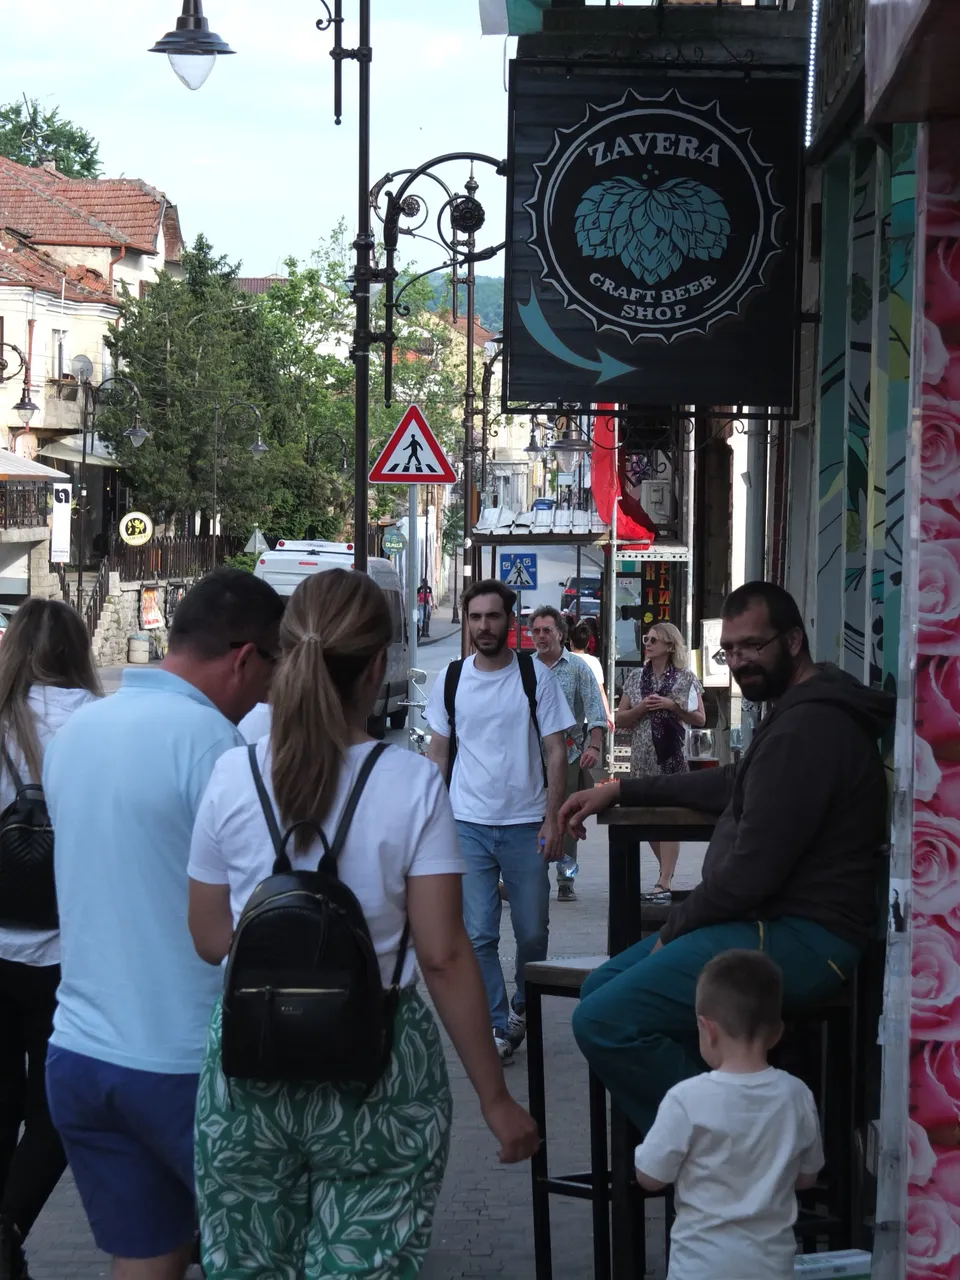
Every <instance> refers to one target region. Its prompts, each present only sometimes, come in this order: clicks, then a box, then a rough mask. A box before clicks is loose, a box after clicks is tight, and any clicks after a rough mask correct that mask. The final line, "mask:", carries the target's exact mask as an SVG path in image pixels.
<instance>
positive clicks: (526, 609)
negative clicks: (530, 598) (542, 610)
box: [507, 604, 536, 649]
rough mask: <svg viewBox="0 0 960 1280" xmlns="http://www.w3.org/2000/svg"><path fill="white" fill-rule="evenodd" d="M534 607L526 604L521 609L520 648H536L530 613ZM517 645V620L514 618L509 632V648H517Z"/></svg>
mask: <svg viewBox="0 0 960 1280" xmlns="http://www.w3.org/2000/svg"><path fill="white" fill-rule="evenodd" d="M531 613H533V609H532V608H531V607H530V605H528V604H525V605H523V606H522V608H521V609H520V648H521V649H535V648H536V645H535V644H534V643H533V636H532V635H531V634H530V615H531ZM516 647H517V621H516V618H513V619H512V620H511V622H510V631H509V632H508V634H507V648H508V649H516Z"/></svg>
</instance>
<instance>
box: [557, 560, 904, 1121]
mask: <svg viewBox="0 0 960 1280" xmlns="http://www.w3.org/2000/svg"><path fill="white" fill-rule="evenodd" d="M721 615H722V618H723V629H722V632H721V646H722V650H723V655H724V657H725V660H726V662H727V665H728V666H729V668H730V671H731V674H732V675H733V678H734V680H736V682H737V684H738V685H739V686H740V689H741V691H742V693H743V696H744V697H745V698H748V699H749V700H750V701H751V702H757V703H765V704H767V707H768V710H767V714H766V716H765V717H764V719H763V720H762V722H761V724H760V727H759V728H758V730H757V732H756V734H755V736H754V738H753V741H752V742H751V744H750V747H749V749H748V750H747V751H746V752H745V753H744V756H743V758H742V759H741V761H740V763H739V765H728V766H727V767H726V768H722V769H710V770H705V771H703V772H700V773H687V774H674V775H663V776H659V777H657V776H652V777H641V778H624V779H623V780H622V781H620V782H614V783H611V784H610V785H608V786H603V787H598V788H596V789H594V790H592V791H581V792H578V793H577V794H576V795H573V796H571V797H570V798H569V799H568V800H567V802H566V803H565V804H564V806H563V808H562V809H561V811H560V820H561V823H562V824H564V825H565V826H566V827H567V829H568V830H569V831H570V832H571V833H572V834H573V835H575V836H577V838H578V839H583V838H584V836H585V830H584V820H585V819H586V818H587V817H588V816H589V815H590V814H594V813H598V812H600V810H601V809H606V808H608V807H609V806H610V805H613V804H623V805H630V806H641V805H642V806H663V805H677V806H682V807H686V808H691V809H699V810H701V811H703V812H706V813H712V814H716V815H717V823H716V827H715V828H714V833H713V838H712V839H711V841H710V844H709V847H708V849H707V852H706V856H705V857H704V862H703V876H702V880H701V882H700V884H699V885H698V886H697V887H696V889H694V890H693V892H692V893H691V894H690V896H689V897H688V898H686V899H685V900H684V901H683V902H680V903H677V904H675V905H674V906H673V907H672V909H671V911H670V914H669V916H668V917H667V922H666V924H665V925H664V926H663V928H662V929H661V930H660V934H659V936H657V937H653V938H648V939H646V940H645V941H643V942H640V943H638V944H637V945H636V946H633V947H630V948H629V949H628V950H627V951H625V952H623V953H622V954H621V955H619V956H615V957H614V958H613V959H611V960H609V961H608V962H607V963H606V964H605V965H603V966H602V967H601V968H600V969H598V970H596V972H595V973H593V974H592V975H591V976H590V977H589V978H588V979H587V981H586V983H585V984H584V987H583V991H582V993H581V997H582V998H581V1001H580V1004H579V1005H578V1007H577V1009H576V1011H575V1013H574V1016H573V1028H574V1033H575V1035H576V1037H577V1042H578V1044H579V1045H580V1048H581V1051H582V1052H583V1054H584V1056H585V1057H586V1058H587V1060H588V1062H589V1063H590V1066H591V1067H592V1068H593V1070H594V1071H595V1072H596V1074H597V1075H598V1076H599V1078H600V1079H601V1080H602V1081H603V1083H604V1084H605V1085H606V1087H607V1089H608V1090H609V1092H610V1094H611V1096H612V1098H613V1100H614V1101H615V1102H616V1103H617V1104H618V1105H619V1106H620V1107H621V1109H622V1110H623V1111H624V1112H626V1114H627V1115H628V1116H629V1117H630V1119H631V1120H632V1121H633V1123H634V1124H635V1125H636V1126H637V1127H638V1128H639V1129H640V1131H641V1132H646V1130H647V1129H648V1128H649V1127H650V1125H651V1124H652V1123H653V1119H654V1116H655V1115H656V1111H657V1107H658V1106H659V1104H660V1101H661V1099H662V1098H663V1096H664V1094H666V1092H667V1091H668V1090H669V1089H670V1088H672V1087H673V1085H675V1084H677V1083H679V1081H681V1080H684V1079H686V1078H687V1077H689V1076H692V1075H696V1074H698V1073H699V1072H701V1071H703V1070H704V1064H703V1062H702V1060H701V1058H700V1055H699V1052H698V1049H697V1019H696V1013H695V1007H694V1001H695V992H696V983H697V978H698V976H699V974H700V971H701V970H702V968H703V966H704V965H705V964H706V963H707V961H708V960H710V959H712V957H713V956H715V955H718V954H719V953H720V952H722V951H728V950H730V949H731V948H746V949H748V950H760V951H765V952H766V953H767V954H768V955H769V956H770V957H771V958H772V959H773V960H774V961H776V963H777V964H778V965H779V966H780V968H781V970H782V971H783V997H784V1004H785V1005H786V1006H788V1007H791V1006H792V1007H793V1008H797V1007H802V1006H803V1005H808V1004H816V1003H819V1002H820V1001H821V1000H823V999H824V998H826V997H828V996H829V995H830V994H831V993H832V992H834V991H835V990H836V989H837V988H838V987H840V986H841V985H842V984H843V983H844V982H846V981H847V980H848V979H849V978H850V977H851V975H852V973H853V971H854V969H855V968H856V965H857V961H858V960H859V957H860V955H861V953H862V951H863V949H864V948H865V947H866V945H867V943H868V942H869V941H870V939H871V938H872V937H873V936H874V931H875V926H876V911H877V867H878V861H877V855H878V852H879V850H880V848H881V846H882V845H883V844H884V842H885V839H886V808H887V788H886V781H885V778H884V771H883V764H882V761H881V758H880V752H879V750H878V740H879V738H880V737H881V736H882V734H883V733H884V732H885V730H886V729H887V728H888V726H889V725H890V724H891V723H892V720H893V715H894V706H895V699H894V698H893V696H892V695H890V694H886V693H881V692H879V691H877V690H873V689H868V688H866V687H865V686H864V685H862V684H861V683H860V681H859V680H856V679H855V678H854V677H853V676H850V675H847V674H846V673H845V672H843V671H840V670H839V668H837V667H835V666H833V665H831V664H829V663H824V664H816V663H814V661H813V659H812V657H811V656H810V647H809V643H808V640H807V633H806V629H805V627H804V624H803V619H802V617H801V615H800V611H799V609H798V608H797V605H796V602H795V601H794V599H793V597H792V596H790V595H789V594H788V593H787V592H786V591H784V590H783V588H782V587H778V586H776V585H775V584H773V583H771V582H748V583H746V584H745V585H744V586H742V587H739V588H738V589H737V590H736V591H734V592H733V593H732V594H731V595H730V596H729V597H728V598H727V600H726V601H725V603H724V606H723V609H722V611H721Z"/></svg>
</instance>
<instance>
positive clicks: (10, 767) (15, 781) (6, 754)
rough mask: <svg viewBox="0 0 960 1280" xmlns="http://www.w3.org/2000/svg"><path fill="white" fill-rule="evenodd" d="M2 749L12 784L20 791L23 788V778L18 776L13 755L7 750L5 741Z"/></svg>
mask: <svg viewBox="0 0 960 1280" xmlns="http://www.w3.org/2000/svg"><path fill="white" fill-rule="evenodd" d="M2 750H3V760H4V763H5V764H6V766H7V769H8V770H9V771H10V777H11V779H12V780H13V785H14V787H15V788H16V790H17V791H18V792H20V791H22V790H23V779H22V778H21V777H20V775H19V773H17V766H16V765H15V764H14V763H13V757H12V756H11V754H10V752H9V751H8V750H7V744H6V742H4V743H3V747H2Z"/></svg>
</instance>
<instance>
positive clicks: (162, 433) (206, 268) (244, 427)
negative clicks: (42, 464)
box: [99, 236, 338, 537]
mask: <svg viewBox="0 0 960 1280" xmlns="http://www.w3.org/2000/svg"><path fill="white" fill-rule="evenodd" d="M184 269H185V279H183V280H174V279H173V278H172V277H171V276H170V275H169V274H167V273H163V274H161V276H160V278H159V279H158V280H157V282H156V284H155V285H154V286H153V287H152V288H151V289H150V291H149V293H148V294H147V296H146V297H145V298H143V299H140V298H135V297H133V295H132V294H130V293H126V294H125V295H124V297H123V299H122V312H123V314H122V321H121V324H120V326H119V327H118V329H117V331H116V334H115V336H114V337H113V338H112V339H111V340H110V341H111V346H112V349H113V353H114V357H115V359H116V361H117V365H118V367H122V370H123V374H124V376H126V377H129V378H131V379H132V380H133V381H134V382H135V383H136V384H137V386H138V388H139V389H140V392H141V395H142V397H143V399H142V404H141V415H142V420H143V426H144V428H145V429H146V430H147V432H148V433H149V434H148V437H147V440H146V442H145V443H144V444H143V445H142V446H141V447H140V448H139V449H137V450H134V449H133V448H132V446H131V445H130V442H129V440H127V439H126V437H125V435H124V431H125V429H126V427H127V426H128V425H129V410H128V409H124V410H121V409H120V408H118V407H116V406H114V407H113V408H110V407H108V408H107V409H106V411H105V412H104V414H103V416H102V418H101V420H100V425H99V430H100V433H101V435H102V436H103V437H104V438H105V439H106V440H107V441H108V442H109V443H110V444H111V445H112V446H113V448H114V449H115V450H116V452H117V454H118V456H119V458H120V459H121V461H122V462H123V464H124V467H125V469H126V471H127V473H128V476H129V478H130V482H131V485H132V487H133V490H134V493H135V495H136V499H137V502H138V503H142V504H143V505H144V506H146V507H147V508H148V509H149V510H150V511H151V512H152V513H153V515H154V518H155V519H157V520H159V521H162V522H163V523H165V524H166V526H167V527H168V529H170V530H171V531H174V530H180V529H184V528H186V527H187V526H188V524H189V522H190V521H191V520H192V517H193V514H194V512H196V511H200V512H202V513H204V515H205V516H207V517H208V518H209V517H210V516H211V514H212V511H213V498H214V469H215V468H216V499H217V503H216V505H217V509H218V511H219V513H220V519H221V527H222V529H223V531H224V532H225V533H236V534H244V533H248V532H249V531H250V528H251V527H252V525H253V524H254V523H259V525H260V527H261V529H263V531H264V532H265V533H266V534H267V535H268V536H270V535H274V536H280V535H284V534H285V535H286V536H288V537H289V536H297V535H302V534H304V533H306V532H310V533H312V534H322V535H324V536H330V535H331V534H332V533H335V532H336V531H337V525H338V522H337V521H336V520H331V518H330V511H331V486H330V483H329V477H328V475H327V472H326V471H325V470H324V469H323V468H321V467H315V466H313V465H311V463H310V461H309V459H308V458H307V457H306V456H305V453H304V450H303V448H302V432H301V428H300V424H299V422H298V421H297V418H296V405H295V403H294V399H293V397H292V396H291V394H290V388H289V385H288V379H287V377H286V373H285V371H284V369H283V368H282V365H281V359H280V356H281V353H280V352H278V350H277V344H276V341H275V334H274V332H273V328H272V326H271V323H270V320H269V317H268V315H267V313H266V309H265V308H264V306H263V305H262V302H261V300H260V299H258V298H252V297H248V296H246V295H244V294H241V293H240V292H239V291H238V290H237V288H236V284H235V279H236V274H237V268H236V267H235V266H232V265H230V264H229V263H228V262H227V261H226V259H224V258H222V257H219V258H218V257H216V256H215V255H214V253H213V250H212V248H211V246H210V244H209V242H208V241H206V240H205V239H204V238H203V237H202V236H199V237H198V238H197V240H196V242H195V243H194V246H193V248H192V250H190V251H189V252H188V253H186V254H185V255H184ZM236 401H242V402H247V403H250V404H253V405H255V406H256V407H257V408H258V409H259V410H260V412H261V415H262V428H261V429H262V433H263V438H264V441H265V443H266V444H267V446H268V451H267V453H266V454H265V455H264V456H263V457H262V458H260V459H255V458H254V457H253V455H252V454H251V452H250V446H251V445H252V444H253V443H255V441H256V438H257V430H258V423H257V421H256V418H255V417H254V415H252V414H249V413H248V412H247V411H245V410H241V409H229V408H228V406H230V405H231V404H232V403H233V402H236ZM216 404H219V405H220V413H219V426H218V429H216V430H215V425H216V419H215V410H214V406H215V405H216Z"/></svg>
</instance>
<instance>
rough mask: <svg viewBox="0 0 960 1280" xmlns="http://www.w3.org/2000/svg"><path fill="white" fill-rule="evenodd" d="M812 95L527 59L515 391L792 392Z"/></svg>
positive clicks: (581, 397) (510, 381)
mask: <svg viewBox="0 0 960 1280" xmlns="http://www.w3.org/2000/svg"><path fill="white" fill-rule="evenodd" d="M802 107H803V85H802V83H801V81H800V80H799V79H798V78H796V77H790V78H787V77H780V78H777V77H773V76H767V77H765V76H763V75H755V76H754V77H753V78H751V79H750V80H749V82H748V81H746V80H745V79H744V78H743V77H742V76H736V77H730V78H720V77H712V78H709V79H708V78H704V77H700V76H695V75H684V76H683V77H676V78H673V79H671V80H667V79H666V78H657V77H656V76H654V77H653V78H651V73H650V71H649V68H648V69H646V70H645V71H644V70H640V69H636V68H634V69H632V70H631V69H624V68H623V67H620V66H618V67H609V68H604V69H601V70H598V69H596V68H590V69H577V68H572V69H571V68H570V67H569V66H563V67H560V66H554V65H552V64H549V63H537V64H531V63H526V62H514V63H513V66H512V74H511V154H510V161H509V168H510V210H509V218H510V220H511V226H510V234H509V235H508V255H509V256H508V263H507V278H508V285H507V292H508V304H509V305H508V315H507V326H508V333H507V341H506V342H505V343H504V349H505V351H506V352H507V353H508V355H509V360H508V366H507V378H506V386H505V397H506V401H507V402H508V403H509V402H510V401H514V402H530V403H538V402H544V401H557V400H563V401H568V402H574V403H577V402H586V401H590V400H596V399H597V395H598V388H599V390H600V392H602V394H603V395H605V396H609V397H615V398H616V399H617V400H619V401H620V402H621V403H630V404H638V405H643V404H683V403H686V404H690V403H697V404H762V405H785V406H787V405H791V404H792V403H793V389H794V330H795V323H796V277H797V243H796V242H797V206H798V193H799V171H800V156H801V142H802V120H801V113H802Z"/></svg>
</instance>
